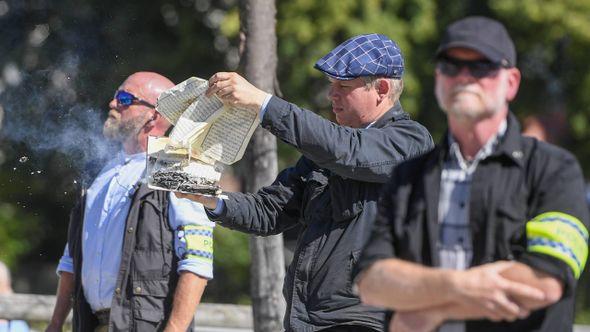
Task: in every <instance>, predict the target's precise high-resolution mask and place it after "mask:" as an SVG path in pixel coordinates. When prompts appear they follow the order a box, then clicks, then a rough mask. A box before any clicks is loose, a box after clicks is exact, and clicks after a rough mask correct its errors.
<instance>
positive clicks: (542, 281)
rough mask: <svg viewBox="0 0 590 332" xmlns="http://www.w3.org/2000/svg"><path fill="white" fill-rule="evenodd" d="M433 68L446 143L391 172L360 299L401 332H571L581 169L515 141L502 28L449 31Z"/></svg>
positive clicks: (511, 60) (511, 77) (530, 142)
mask: <svg viewBox="0 0 590 332" xmlns="http://www.w3.org/2000/svg"><path fill="white" fill-rule="evenodd" d="M436 61H437V66H436V73H435V77H436V87H435V93H436V98H437V100H438V103H439V105H440V107H441V108H442V110H443V111H444V112H445V113H446V116H447V120H448V125H449V130H448V134H447V135H446V136H445V137H444V138H443V142H442V143H441V144H440V145H438V146H437V147H436V148H435V149H434V150H433V151H432V152H430V153H428V154H426V155H424V156H421V157H418V158H416V159H413V160H410V161H408V162H405V163H402V164H401V165H400V166H398V167H397V168H396V169H395V170H394V172H393V175H392V180H391V182H390V183H389V185H387V187H386V190H385V192H384V195H383V196H382V198H381V201H380V204H379V208H378V209H379V212H378V217H377V220H376V222H375V226H374V228H373V232H372V235H371V239H370V240H369V241H368V242H367V246H366V247H365V249H364V251H363V254H362V256H361V260H360V263H359V269H360V270H361V271H362V272H361V273H360V274H359V275H358V276H357V279H356V284H357V286H358V290H359V292H360V297H361V300H362V301H364V302H365V303H367V304H371V305H376V306H381V307H386V308H389V309H391V310H394V311H395V312H396V313H395V315H394V316H393V318H392V320H391V322H390V325H389V327H390V331H396V332H400V331H413V332H419V331H434V330H436V329H438V331H444V332H458V331H461V332H463V331H546V332H549V331H571V330H572V325H573V313H574V295H575V287H576V281H577V279H578V278H579V276H580V274H581V273H582V271H583V269H584V264H585V262H586V258H587V255H588V231H587V227H588V221H589V216H588V211H587V207H586V205H585V202H584V197H585V195H584V181H583V176H582V172H581V170H580V167H579V165H578V162H577V160H576V158H575V157H574V156H572V155H571V154H570V153H568V152H566V151H565V150H562V149H560V148H557V147H555V146H551V145H549V144H545V143H543V142H539V141H537V140H535V139H533V138H528V137H524V136H522V135H521V134H520V127H519V125H518V122H517V120H516V117H515V116H514V115H513V114H512V113H511V112H510V111H509V109H508V103H509V102H510V101H512V100H513V99H514V98H515V96H516V93H517V91H518V87H519V84H520V72H519V70H518V69H517V68H516V67H515V65H516V52H515V48H514V45H513V42H512V40H511V38H510V37H509V35H508V33H507V32H506V30H505V28H504V26H503V25H502V24H501V23H499V22H497V21H494V20H492V19H489V18H484V17H468V18H465V19H462V20H459V21H457V22H455V23H453V24H451V25H450V26H449V27H448V28H447V30H446V32H445V34H444V37H443V40H442V42H441V44H440V47H439V48H438V50H437V53H436Z"/></svg>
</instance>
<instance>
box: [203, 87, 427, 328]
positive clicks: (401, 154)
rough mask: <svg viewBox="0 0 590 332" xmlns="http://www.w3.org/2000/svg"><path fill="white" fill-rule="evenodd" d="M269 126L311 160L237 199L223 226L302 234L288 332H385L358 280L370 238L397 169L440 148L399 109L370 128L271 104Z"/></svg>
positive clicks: (288, 282) (291, 281) (288, 284)
mask: <svg viewBox="0 0 590 332" xmlns="http://www.w3.org/2000/svg"><path fill="white" fill-rule="evenodd" d="M262 126H263V127H264V128H265V129H267V130H269V131H270V132H271V133H273V134H274V135H275V136H277V137H278V138H280V139H281V140H283V141H284V142H286V143H288V144H290V145H292V146H294V147H295V148H297V149H298V150H299V151H300V152H301V153H302V154H303V157H302V158H301V159H300V160H299V161H298V162H297V164H296V165H295V166H294V167H291V168H288V169H285V170H284V171H282V172H281V173H280V174H279V175H278V177H277V179H276V180H275V182H274V183H273V184H272V185H270V186H268V187H265V188H262V189H261V190H260V191H259V192H257V193H256V194H241V193H230V194H228V196H229V199H228V200H227V201H226V202H225V203H226V204H225V209H224V211H223V213H222V214H221V215H220V216H219V217H217V218H213V217H212V219H214V220H216V221H217V222H218V223H220V224H221V225H223V226H226V227H229V228H233V229H237V230H240V231H243V232H247V233H251V234H257V235H262V236H265V235H272V234H278V233H281V232H282V231H284V230H286V229H289V228H291V227H294V226H295V225H297V224H301V225H302V230H301V232H300V234H299V238H298V241H297V247H296V249H295V255H294V258H293V262H292V263H291V266H290V267H289V270H288V272H287V276H286V279H285V286H284V290H283V292H284V295H285V298H286V300H287V312H286V314H285V320H284V326H285V329H286V330H287V331H298V332H299V331H318V330H321V329H324V328H328V327H332V326H338V325H353V326H359V327H360V326H363V327H366V328H372V329H374V330H378V331H379V330H381V329H382V325H383V322H384V320H385V313H384V311H382V310H379V309H376V308H372V307H368V306H364V305H361V303H360V301H359V299H358V297H357V296H355V295H354V294H353V293H352V278H351V271H352V267H353V265H354V264H355V263H356V260H357V259H358V257H359V254H360V250H361V248H362V247H363V245H364V243H365V241H366V240H367V238H368V237H369V231H370V229H371V226H372V224H373V220H374V219H375V215H376V212H377V198H378V196H379V192H380V191H381V187H382V185H383V183H385V182H386V181H387V179H388V178H389V176H390V173H391V171H392V169H393V167H394V166H396V165H397V164H399V163H400V162H401V161H403V160H406V159H408V158H412V157H416V156H418V155H421V154H423V153H425V152H427V151H429V150H430V149H432V147H433V143H432V138H431V136H430V134H429V133H428V131H427V130H426V129H425V128H424V127H423V126H421V125H420V124H418V123H417V122H415V121H412V120H410V117H409V116H408V114H407V113H405V112H404V111H403V110H402V108H401V106H400V105H399V104H397V105H396V106H395V107H393V108H392V109H391V110H389V111H388V112H387V113H386V114H384V115H383V116H382V117H381V118H380V119H379V120H377V121H376V122H375V123H374V124H373V125H372V126H371V127H370V128H367V129H353V128H348V127H343V126H339V125H337V124H335V123H332V122H330V121H328V120H326V119H324V118H322V117H320V116H318V115H316V114H314V113H312V112H310V111H306V110H303V109H300V108H299V107H297V106H296V105H293V104H290V103H287V102H285V101H283V100H281V99H279V98H276V97H272V98H271V100H270V102H269V104H268V106H267V111H266V113H265V115H264V118H263V121H262Z"/></svg>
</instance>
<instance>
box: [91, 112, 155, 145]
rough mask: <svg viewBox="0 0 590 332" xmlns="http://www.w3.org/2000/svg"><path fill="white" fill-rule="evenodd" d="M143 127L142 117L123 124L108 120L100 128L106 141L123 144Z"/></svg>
mask: <svg viewBox="0 0 590 332" xmlns="http://www.w3.org/2000/svg"><path fill="white" fill-rule="evenodd" d="M144 125H145V119H144V118H143V117H141V118H139V117H138V118H134V119H130V120H127V121H125V122H122V121H120V120H117V119H113V118H108V119H107V120H106V121H105V124H104V127H103V128H102V134H103V136H104V137H105V138H107V139H110V140H113V141H115V142H120V143H123V142H125V141H127V140H128V139H129V138H132V137H134V136H136V135H137V133H139V131H140V130H141V128H143V126H144Z"/></svg>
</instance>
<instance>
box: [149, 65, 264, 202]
mask: <svg viewBox="0 0 590 332" xmlns="http://www.w3.org/2000/svg"><path fill="white" fill-rule="evenodd" d="M207 87H208V82H207V81H206V80H203V79H200V78H196V77H191V78H189V79H188V80H186V81H184V82H182V83H180V84H178V85H177V86H175V87H173V88H172V89H170V90H167V91H165V92H163V93H162V94H161V95H160V97H159V98H158V102H157V106H156V109H157V111H158V112H159V113H160V114H162V115H163V116H164V117H166V119H168V121H170V123H172V124H173V125H174V129H173V130H172V132H171V133H170V137H159V138H157V137H150V138H149V140H148V157H147V172H146V176H147V181H148V185H149V187H150V188H152V189H160V190H169V191H178V192H183V193H190V194H205V195H212V196H216V195H219V194H220V193H221V188H220V187H219V179H220V178H221V171H222V169H223V165H230V164H233V163H235V162H236V161H238V160H240V159H241V158H242V156H243V155H244V152H245V150H246V146H247V145H248V142H249V141H250V137H251V136H252V134H253V133H254V130H255V129H256V127H257V125H258V123H259V120H258V115H257V114H256V113H255V112H252V111H248V110H242V109H238V108H236V107H233V106H228V105H224V104H223V102H222V101H221V100H220V99H219V98H217V96H211V97H207V96H205V91H206V90H207Z"/></svg>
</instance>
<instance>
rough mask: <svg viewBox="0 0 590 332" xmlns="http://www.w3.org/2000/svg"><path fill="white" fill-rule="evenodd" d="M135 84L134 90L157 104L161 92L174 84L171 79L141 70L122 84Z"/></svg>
mask: <svg viewBox="0 0 590 332" xmlns="http://www.w3.org/2000/svg"><path fill="white" fill-rule="evenodd" d="M121 86H122V87H123V86H133V87H134V90H135V91H137V93H138V94H139V96H138V97H140V96H141V97H142V98H143V99H145V100H146V101H149V102H150V103H151V104H153V105H155V104H156V100H157V99H158V97H159V96H160V94H161V93H162V92H163V91H165V90H168V89H170V88H171V87H173V86H174V83H172V81H171V80H169V79H168V78H166V77H164V76H162V75H160V74H158V73H154V72H149V71H140V72H137V73H134V74H132V75H131V76H129V77H127V79H126V80H125V82H123V84H122V85H121Z"/></svg>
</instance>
